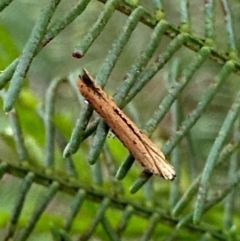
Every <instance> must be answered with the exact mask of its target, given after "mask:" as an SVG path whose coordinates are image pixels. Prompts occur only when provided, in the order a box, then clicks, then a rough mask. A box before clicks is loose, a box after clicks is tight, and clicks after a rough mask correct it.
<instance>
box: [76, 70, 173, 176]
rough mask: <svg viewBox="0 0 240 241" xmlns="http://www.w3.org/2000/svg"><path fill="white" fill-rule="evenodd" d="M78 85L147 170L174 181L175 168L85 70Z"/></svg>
mask: <svg viewBox="0 0 240 241" xmlns="http://www.w3.org/2000/svg"><path fill="white" fill-rule="evenodd" d="M77 84H78V88H79V91H80V92H81V94H82V95H83V96H84V98H85V99H86V100H87V101H88V103H89V104H90V105H91V106H92V107H93V108H94V109H95V111H96V112H97V113H98V114H99V115H100V116H101V117H102V118H103V119H104V121H105V122H106V123H107V124H108V126H109V127H110V128H111V130H112V131H113V133H114V134H115V135H116V136H117V137H118V138H119V140H120V141H121V142H122V143H123V144H124V145H125V146H126V147H127V148H128V150H129V151H130V152H131V153H132V155H133V156H134V157H135V158H136V159H137V160H138V161H139V162H140V163H141V165H142V166H143V167H144V168H145V169H146V170H148V171H149V172H151V173H153V174H157V175H161V176H163V177H164V178H165V179H168V180H173V179H174V178H175V176H176V174H175V171H174V168H173V166H172V165H171V164H169V163H168V162H167V161H166V159H165V156H164V154H163V153H162V152H161V151H160V150H159V149H158V147H157V146H156V145H155V144H154V143H153V142H152V141H151V140H150V139H149V138H148V137H147V136H146V135H145V134H144V133H143V132H141V131H140V130H139V129H138V127H137V126H136V125H135V124H134V123H133V121H131V120H130V119H129V118H128V117H127V116H126V115H125V114H124V113H123V112H122V110H120V109H119V108H118V106H117V105H116V104H115V102H114V101H113V100H112V99H110V98H109V97H108V95H107V94H106V93H105V92H104V91H103V90H102V88H101V87H100V86H99V85H98V84H97V83H96V81H94V79H93V78H92V77H91V76H90V74H89V73H88V71H87V70H86V69H84V74H83V76H80V77H79V81H78V83H77Z"/></svg>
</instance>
